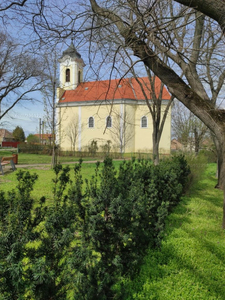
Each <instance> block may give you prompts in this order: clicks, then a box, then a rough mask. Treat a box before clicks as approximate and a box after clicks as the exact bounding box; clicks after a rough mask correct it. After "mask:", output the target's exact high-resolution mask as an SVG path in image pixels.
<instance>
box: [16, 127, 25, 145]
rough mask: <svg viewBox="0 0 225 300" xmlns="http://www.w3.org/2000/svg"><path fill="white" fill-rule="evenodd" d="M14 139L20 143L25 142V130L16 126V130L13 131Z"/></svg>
mask: <svg viewBox="0 0 225 300" xmlns="http://www.w3.org/2000/svg"><path fill="white" fill-rule="evenodd" d="M13 137H14V139H15V140H16V141H18V142H24V141H25V133H24V131H23V128H22V127H20V126H16V128H15V129H14V130H13Z"/></svg>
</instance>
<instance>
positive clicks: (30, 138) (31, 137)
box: [27, 133, 40, 143]
mask: <svg viewBox="0 0 225 300" xmlns="http://www.w3.org/2000/svg"><path fill="white" fill-rule="evenodd" d="M27 142H28V143H39V142H40V140H39V138H38V137H37V136H36V135H34V134H31V133H30V134H29V135H28V136H27Z"/></svg>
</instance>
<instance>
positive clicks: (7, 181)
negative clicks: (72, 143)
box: [0, 161, 121, 201]
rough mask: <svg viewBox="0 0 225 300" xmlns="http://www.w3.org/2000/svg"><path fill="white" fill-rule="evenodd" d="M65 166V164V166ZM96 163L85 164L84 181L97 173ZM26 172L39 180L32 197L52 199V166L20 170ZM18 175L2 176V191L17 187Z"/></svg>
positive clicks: (0, 184)
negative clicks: (36, 176)
mask: <svg viewBox="0 0 225 300" xmlns="http://www.w3.org/2000/svg"><path fill="white" fill-rule="evenodd" d="M120 163H121V161H114V165H115V167H116V168H118V167H119V164H120ZM64 165H65V164H63V166H64ZM69 166H70V169H71V171H70V176H71V179H73V175H74V171H73V165H72V164H71V165H69ZM95 167H96V164H95V163H83V164H82V172H81V173H82V176H83V179H85V178H87V179H90V178H91V177H92V175H93V174H94V172H95ZM18 169H21V170H24V171H29V172H30V173H31V174H33V173H36V174H37V175H38V180H37V182H36V183H35V185H34V191H33V192H32V196H33V197H34V199H35V200H38V199H39V198H40V197H42V196H45V197H46V199H47V201H48V200H50V201H51V199H52V196H53V195H52V188H53V182H52V179H53V178H54V171H53V170H52V169H51V168H50V166H46V165H42V166H41V165H40V166H38V167H26V168H18ZM16 173H17V172H12V171H8V172H6V173H5V175H4V176H3V175H0V190H3V191H5V192H8V191H10V190H12V189H14V188H16V186H17V180H16Z"/></svg>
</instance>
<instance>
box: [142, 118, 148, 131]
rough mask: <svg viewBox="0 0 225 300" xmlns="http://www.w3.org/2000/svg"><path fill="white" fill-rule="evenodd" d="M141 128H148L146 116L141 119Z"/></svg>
mask: <svg viewBox="0 0 225 300" xmlns="http://www.w3.org/2000/svg"><path fill="white" fill-rule="evenodd" d="M141 127H142V128H146V127H148V119H147V117H146V116H143V117H142V118H141Z"/></svg>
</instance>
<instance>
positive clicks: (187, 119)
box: [172, 101, 209, 154]
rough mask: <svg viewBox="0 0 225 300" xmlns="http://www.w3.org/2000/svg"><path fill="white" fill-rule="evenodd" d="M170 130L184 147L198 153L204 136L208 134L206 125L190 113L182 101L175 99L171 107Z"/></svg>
mask: <svg viewBox="0 0 225 300" xmlns="http://www.w3.org/2000/svg"><path fill="white" fill-rule="evenodd" d="M172 130H173V135H174V136H175V137H176V139H177V140H178V141H179V142H180V143H181V144H183V146H184V147H185V149H187V150H189V151H193V150H194V151H195V153H196V154H198V152H199V150H200V148H201V147H202V145H203V141H204V138H206V137H208V136H209V130H208V128H207V126H206V125H205V124H204V123H202V122H201V120H199V119H198V118H197V117H196V116H195V115H194V114H193V113H191V112H190V111H189V110H188V109H187V108H186V107H185V106H184V105H183V104H182V103H180V102H177V101H175V104H174V106H173V109H172Z"/></svg>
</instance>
